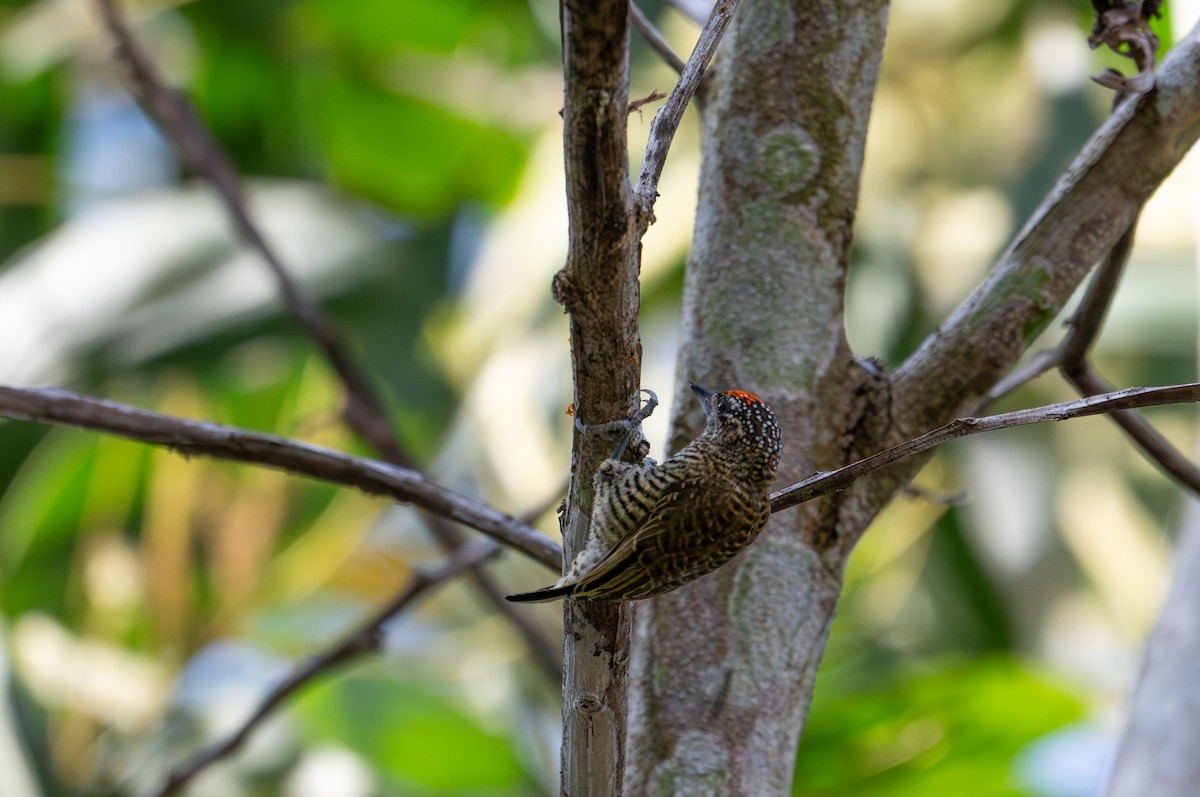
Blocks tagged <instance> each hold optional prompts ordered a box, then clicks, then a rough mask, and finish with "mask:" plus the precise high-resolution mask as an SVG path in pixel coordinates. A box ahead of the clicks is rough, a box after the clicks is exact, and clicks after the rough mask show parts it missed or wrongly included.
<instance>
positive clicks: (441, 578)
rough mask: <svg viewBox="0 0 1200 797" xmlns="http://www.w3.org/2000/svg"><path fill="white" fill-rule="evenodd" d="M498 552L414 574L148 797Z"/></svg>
mask: <svg viewBox="0 0 1200 797" xmlns="http://www.w3.org/2000/svg"><path fill="white" fill-rule="evenodd" d="M499 551H500V548H499V546H497V545H496V544H495V543H493V542H489V541H487V540H476V541H474V542H472V543H469V544H467V545H464V546H462V547H461V548H459V549H458V550H457V551H455V552H454V554H453V555H452V556H451V557H450V558H449V559H448V560H447V561H446V562H445V563H444V564H442V565H441V566H440V567H438V568H437V569H436V570H429V571H426V570H421V569H418V570H416V571H415V572H414V573H413V576H412V579H411V580H410V581H409V583H408V586H407V587H405V589H404V590H402V591H401V592H399V593H397V594H396V596H395V597H394V598H392V600H391V601H390V602H388V604H387V605H385V606H383V607H382V608H380V609H379V610H378V611H377V612H376V613H375V614H374V616H372V617H371V619H369V620H368V621H367V622H366V623H364V624H363V625H362V626H361V627H359V628H358V629H357V630H356V631H354V632H353V633H351V634H350V635H348V636H347V637H345V638H344V639H343V640H342V641H341V642H339V643H338V644H336V645H334V646H333V647H331V648H329V649H328V650H326V651H324V652H323V653H321V654H319V655H317V656H314V657H313V658H312V659H310V660H309V661H308V662H306V663H305V664H303V665H301V666H300V667H297V668H296V669H295V670H294V671H293V672H292V673H291V674H290V675H288V677H287V678H284V679H283V680H282V681H281V682H280V683H279V684H277V685H276V686H275V688H274V689H272V690H271V692H270V693H269V694H268V695H267V696H266V698H265V699H263V701H262V703H260V704H259V706H258V708H257V709H255V710H254V713H252V714H251V715H250V716H249V717H248V718H247V719H246V721H245V722H243V723H242V724H241V725H240V726H239V727H238V729H237V731H235V732H234V733H233V734H231V735H229V736H228V737H226V738H225V739H223V740H222V741H220V742H218V743H216V744H214V745H212V746H211V747H209V748H207V749H205V750H202V751H201V752H200V753H198V754H197V755H196V756H195V757H194V758H192V759H191V760H190V761H188V762H187V763H186V764H183V765H182V766H180V767H177V768H176V769H173V770H171V773H170V774H169V775H168V776H167V778H166V780H165V781H164V782H163V783H162V785H161V786H159V788H158V789H156V790H155V791H153V792H151V794H150V795H149V796H148V797H169V795H172V794H175V793H176V792H178V791H179V790H180V789H182V788H183V787H184V786H186V785H187V784H188V783H189V782H191V780H192V779H193V778H195V777H196V776H197V775H199V774H200V773H201V772H203V771H204V770H205V769H207V768H208V767H209V766H211V765H212V764H215V763H216V762H218V761H220V760H221V759H223V758H225V757H227V756H229V755H230V754H232V753H233V752H235V751H236V750H237V749H238V748H240V747H241V746H242V744H244V743H245V741H246V739H248V738H249V737H250V734H251V733H252V732H253V731H254V730H255V729H256V728H257V727H258V726H259V725H261V724H262V723H263V721H264V720H266V719H267V718H268V717H269V716H271V714H272V713H274V711H275V710H276V709H277V708H279V706H280V705H281V704H282V703H283V702H284V701H285V700H287V699H288V698H289V697H291V696H292V695H294V694H295V693H296V692H298V691H300V690H301V689H303V688H304V687H305V686H306V685H308V684H310V683H312V682H313V681H314V680H316V679H317V678H319V677H321V676H323V675H326V674H328V673H330V672H331V671H333V670H334V669H335V668H337V667H341V666H343V665H345V664H348V663H349V662H351V661H353V660H354V659H356V658H358V657H359V656H362V655H364V654H366V653H373V652H375V651H376V650H378V649H379V647H380V644H381V643H382V641H383V626H384V624H385V623H387V622H388V621H389V620H391V619H392V618H393V617H395V616H396V615H397V614H399V613H400V612H402V611H404V609H406V608H408V606H409V605H410V604H411V603H412V602H413V601H414V600H416V599H417V598H418V597H420V596H421V595H423V594H424V593H426V592H428V591H430V590H432V589H435V588H437V587H440V586H442V585H443V584H445V583H447V582H448V581H450V580H451V579H452V578H454V577H455V576H457V575H458V574H460V573H462V572H463V571H464V570H469V569H471V568H473V567H478V566H479V565H481V564H483V563H484V561H486V560H487V559H490V558H491V557H493V556H495V555H496V554H497V553H499Z"/></svg>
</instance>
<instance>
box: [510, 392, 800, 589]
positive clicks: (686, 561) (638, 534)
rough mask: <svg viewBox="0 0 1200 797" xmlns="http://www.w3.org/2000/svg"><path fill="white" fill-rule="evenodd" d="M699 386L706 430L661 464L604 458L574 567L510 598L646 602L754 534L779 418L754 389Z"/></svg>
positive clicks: (775, 462) (716, 563)
mask: <svg viewBox="0 0 1200 797" xmlns="http://www.w3.org/2000/svg"><path fill="white" fill-rule="evenodd" d="M692 391H693V392H694V393H695V394H696V396H697V398H699V399H700V403H701V404H702V405H703V406H704V415H705V418H706V420H705V425H704V432H703V433H702V434H701V435H700V436H699V437H697V438H696V439H695V440H693V441H692V442H691V443H689V444H688V445H687V446H686V447H685V448H684V449H683V450H682V451H680V452H679V453H678V454H676V455H675V456H673V457H671V458H670V459H668V460H666V461H665V462H663V463H661V464H658V465H654V466H649V465H646V464H644V463H643V464H641V465H632V464H630V463H627V462H621V461H620V460H619V459H617V458H616V456H614V458H612V459H607V460H605V461H604V462H603V463H601V465H600V468H599V470H597V472H596V479H595V482H594V486H593V489H594V492H595V499H594V504H593V508H592V520H591V526H590V527H589V530H588V539H587V542H586V544H585V545H584V549H583V550H582V551H581V552H580V553H579V555H578V556H576V557H575V560H574V561H573V562H572V563H571V569H570V571H569V572H568V573H567V574H566V575H565V576H563V577H562V578H561V579H559V580H558V582H557V583H555V584H554V585H552V586H549V587H545V588H543V589H539V590H536V591H534V592H524V593H521V594H519V595H509V596H508V600H510V601H515V602H518V603H538V602H542V601H550V600H554V599H555V598H561V597H565V596H567V595H571V596H574V597H576V598H593V599H596V600H608V601H632V600H642V599H643V598H650V597H653V596H655V595H661V594H663V593H664V592H670V591H671V590H673V589H676V588H678V587H681V586H683V585H684V584H687V583H688V582H691V581H695V580H696V579H698V578H700V577H701V576H703V575H706V574H708V573H711V572H712V571H714V570H716V569H717V568H718V567H720V566H721V565H723V564H725V563H726V562H728V561H729V560H730V559H732V558H733V557H734V556H735V555H737V553H739V552H740V551H741V550H742V549H743V548H745V547H746V546H747V545H749V544H750V543H752V542H754V540H755V538H756V537H758V533H759V532H760V531H762V527H763V526H764V525H765V524H766V522H767V518H768V517H769V516H770V514H771V501H770V487H771V482H773V481H774V480H775V471H776V469H777V468H778V467H779V455H780V451H781V450H782V448H783V444H782V441H781V438H780V434H779V424H778V423H777V422H776V421H775V416H774V415H773V414H772V413H771V409H770V408H769V407H768V406H767V405H766V402H764V401H763V400H762V399H760V398H759V397H758V396H756V395H754V394H753V393H747V392H746V391H744V390H727V391H725V392H723V393H715V392H713V391H711V390H708V389H707V388H703V387H700V386H698V385H694V384H693V385H692ZM626 442H627V441H626V440H624V439H623V440H622V443H621V444H620V445H618V446H617V451H620V450H621V449H623V448H624V444H625V443H626Z"/></svg>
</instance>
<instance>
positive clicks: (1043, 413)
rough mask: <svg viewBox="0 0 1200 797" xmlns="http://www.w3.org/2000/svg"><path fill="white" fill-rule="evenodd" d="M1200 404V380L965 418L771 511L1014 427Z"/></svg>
mask: <svg viewBox="0 0 1200 797" xmlns="http://www.w3.org/2000/svg"><path fill="white" fill-rule="evenodd" d="M1185 402H1189V403H1195V402H1200V382H1194V383H1191V384H1186V385H1171V386H1168V387H1131V388H1126V389H1125V390H1117V391H1114V392H1111V393H1102V394H1099V395H1095V396H1088V397H1085V398H1080V399H1074V400H1072V401H1064V402H1061V403H1059V404H1049V405H1046V406H1044V407H1034V408H1032V409H1026V410H1017V411H1015V412H1006V413H1003V414H1001V415H989V416H987V417H983V418H959V419H957V420H954V421H951V422H950V423H947V424H945V425H944V426H940V427H938V428H937V429H934V430H933V431H931V432H926V433H925V434H923V435H921V436H920V437H916V438H913V439H912V440H908V441H906V442H904V443H901V444H900V445H898V446H893V447H892V448H889V449H886V450H885V451H880V452H879V453H878V454H872V455H871V456H869V457H865V458H864V459H860V460H858V461H857V462H853V463H851V464H849V465H846V466H845V467H842V468H838V469H837V470H831V471H822V472H820V473H814V474H813V475H812V476H809V477H808V478H807V479H804V480H802V481H799V482H797V483H795V484H793V485H791V486H788V487H784V488H783V489H782V490H777V491H776V492H774V493H772V494H771V511H772V512H779V511H782V510H784V509H788V508H790V507H793V506H796V505H797V504H802V503H804V502H805V501H811V500H812V499H814V498H817V497H820V496H822V495H827V494H829V493H834V492H838V491H840V490H845V489H846V488H847V487H849V486H850V485H851V484H853V483H854V482H856V481H858V480H859V479H861V478H862V477H864V476H866V475H868V474H871V473H875V472H876V471H880V470H882V469H884V468H886V467H889V466H891V465H895V464H896V463H897V462H900V461H901V460H906V459H910V458H912V457H915V456H917V455H918V454H923V453H925V452H926V451H929V450H931V449H934V448H937V447H938V446H940V445H943V444H945V443H948V442H950V441H951V440H957V439H958V438H960V437H966V436H968V435H973V434H979V433H980V432H994V431H996V430H998V429H1011V428H1012V427H1014V426H1027V425H1029V424H1033V423H1045V422H1047V421H1065V420H1068V419H1071V418H1086V417H1087V416H1089V415H1108V414H1113V413H1124V412H1125V411H1126V410H1131V409H1136V408H1138V407H1157V406H1160V405H1163V404H1181V403H1185Z"/></svg>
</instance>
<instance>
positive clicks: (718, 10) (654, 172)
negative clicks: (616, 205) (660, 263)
mask: <svg viewBox="0 0 1200 797" xmlns="http://www.w3.org/2000/svg"><path fill="white" fill-rule="evenodd" d="M737 6H738V0H724V2H720V3H717V4H716V5H715V6H713V9H712V13H711V14H709V17H708V21H707V22H706V23H705V24H704V29H703V30H701V31H700V38H699V39H698V40H697V42H696V46H695V48H693V50H692V54H691V55H690V56H689V57H688V60H687V63H686V64H684V67H683V69H682V71H681V72H680V75H679V82H677V83H676V84H675V88H673V89H671V94H670V96H668V97H667V101H666V102H664V103H663V104H662V107H661V108H659V109H658V113H656V114H655V115H654V121H653V122H651V123H650V140H649V141H647V142H646V153H645V155H643V156H642V170H641V173H640V174H639V175H638V179H637V184H636V186H635V187H634V190H633V194H634V198H633V202H634V214H633V216H634V224H636V225H637V226H636V230H635V237H636V238H637V239H639V240H640V239H641V237H642V236H643V235H645V233H646V229H647V228H648V227H649V226H650V225H651V224H652V223H654V201H655V200H656V199H657V198H658V180H659V178H660V177H661V176H662V170H663V166H664V165H665V164H666V162H667V152H668V151H669V150H670V148H671V141H672V139H674V138H675V131H676V130H678V129H679V120H680V119H682V118H683V112H684V111H685V110H686V109H687V106H688V103H689V102H691V101H692V97H693V96H695V94H696V90H697V89H699V88H700V81H701V80H703V79H704V70H705V69H707V68H708V63H709V61H711V60H712V57H713V53H715V52H716V51H717V45H719V44H720V43H721V37H723V36H724V35H725V30H726V29H727V28H728V27H729V22H730V20H732V19H733V12H734V11H736V10H737Z"/></svg>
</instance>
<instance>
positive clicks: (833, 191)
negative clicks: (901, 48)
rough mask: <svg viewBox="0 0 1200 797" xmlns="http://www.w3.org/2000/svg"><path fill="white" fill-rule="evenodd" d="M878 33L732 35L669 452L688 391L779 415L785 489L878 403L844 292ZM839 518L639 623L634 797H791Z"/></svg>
mask: <svg viewBox="0 0 1200 797" xmlns="http://www.w3.org/2000/svg"><path fill="white" fill-rule="evenodd" d="M885 17H886V3H885V2H883V1H882V0H866V1H864V2H787V0H746V2H744V3H743V5H742V7H741V8H740V9H739V10H738V13H737V15H736V16H735V18H734V22H733V25H732V27H731V28H730V30H729V32H728V33H727V35H726V40H725V44H724V49H723V52H722V54H721V56H720V57H719V60H718V62H717V64H716V65H715V66H714V72H713V73H711V74H710V78H709V80H710V84H709V86H708V89H707V96H706V105H705V113H704V142H705V143H704V152H703V167H702V173H701V185H700V205H699V210H698V216H697V221H696V232H695V238H694V241H693V247H692V252H691V257H690V259H689V262H688V273H687V279H686V284H685V289H684V308H683V327H682V334H681V343H680V353H679V376H680V379H681V381H680V386H679V388H678V389H677V391H676V402H675V404H676V407H678V408H680V409H681V410H684V411H685V412H686V414H685V415H682V416H680V417H677V418H676V419H675V420H674V431H673V435H672V441H673V444H672V447H673V448H676V449H677V448H678V447H679V446H680V445H681V443H682V442H683V441H685V440H686V439H688V438H689V437H691V436H693V435H694V434H695V433H696V431H697V430H698V428H699V426H700V415H699V410H698V409H697V408H696V407H695V405H694V403H693V402H691V401H689V400H688V398H687V395H686V383H687V380H689V379H690V380H694V381H696V382H698V383H702V384H706V385H710V386H713V387H717V388H726V387H739V388H744V389H747V390H751V391H754V392H756V393H758V394H759V395H760V396H762V397H763V398H764V399H765V400H766V401H767V402H768V403H769V404H770V405H771V407H772V408H773V409H774V410H775V413H776V416H777V417H778V418H779V421H780V424H781V426H782V428H783V433H784V441H785V452H784V454H785V463H784V465H783V467H782V469H781V472H780V476H779V484H780V485H782V484H787V483H790V482H793V481H796V480H798V479H800V478H801V477H803V476H806V475H808V474H809V473H810V472H812V471H813V470H816V469H819V468H824V467H832V466H835V465H837V464H843V463H844V462H846V461H848V458H853V455H854V451H853V450H852V449H851V448H850V447H849V446H851V445H852V443H853V441H854V440H855V434H854V429H855V428H856V425H857V423H858V421H859V419H860V418H861V417H862V416H863V414H864V413H863V411H864V409H865V408H866V407H868V406H869V405H870V403H871V399H870V397H871V393H872V388H871V385H870V384H869V378H868V375H867V373H866V372H865V371H864V370H862V369H860V368H858V367H857V366H856V365H854V364H853V362H852V359H851V354H850V350H849V347H848V346H847V344H846V340H845V337H844V334H843V324H842V307H843V289H844V285H845V273H846V268H847V265H848V263H849V248H850V241H851V226H852V223H853V219H854V209H855V205H856V201H857V195H858V182H859V172H860V170H861V166H862V152H863V141H864V137H865V132H866V126H867V118H868V114H869V109H870V105H871V96H872V93H873V91H874V86H875V77H876V74H877V70H878V65H879V56H880V52H881V50H882V45H883V36H884V28H885ZM841 500H842V499H841V498H840V497H839V498H830V499H827V500H822V501H815V502H812V503H811V504H809V505H806V506H804V507H801V508H799V509H797V510H792V511H789V512H787V513H784V514H781V515H778V516H776V517H775V518H773V519H772V522H771V523H770V524H769V525H768V527H767V530H766V531H765V532H764V535H763V537H762V538H761V539H760V541H759V542H758V543H756V544H755V545H754V546H753V547H752V548H751V549H750V550H749V551H748V552H747V553H746V554H744V555H743V556H741V557H739V558H738V559H737V560H735V561H734V562H733V563H732V564H730V565H728V566H726V567H725V568H722V569H721V570H720V571H718V572H717V573H715V574H713V575H711V576H707V577H705V578H703V579H701V580H700V581H698V582H696V583H694V584H691V585H689V586H687V587H685V588H683V589H680V590H678V591H676V592H674V593H671V594H669V595H666V596H663V597H662V598H659V599H655V600H652V601H646V602H642V603H638V604H635V605H634V606H633V613H634V618H635V619H634V628H633V642H632V652H631V660H630V676H629V677H630V684H629V689H630V704H629V712H630V715H629V723H630V727H629V742H628V745H627V748H628V752H627V754H626V775H625V789H626V793H628V794H631V795H633V794H636V795H659V794H664V795H665V794H712V795H717V794H729V795H750V794H754V795H758V794H762V795H768V794H785V793H786V792H787V790H788V787H789V784H790V782H791V775H792V762H793V761H794V758H795V750H796V744H797V741H798V737H799V733H800V729H801V727H802V725H803V720H804V716H805V715H806V713H807V708H808V702H809V696H810V694H811V690H812V682H813V677H814V675H815V672H816V668H817V664H818V662H819V660H820V653H821V650H822V649H823V647H824V640H825V637H826V635H827V633H828V630H829V624H830V622H831V620H832V617H833V611H834V608H835V605H836V601H837V596H838V594H839V591H840V581H841V561H840V557H838V556H833V557H831V558H828V559H823V558H822V555H821V551H822V549H823V546H821V545H816V544H814V536H815V535H818V534H821V533H823V531H822V530H823V523H822V517H823V516H824V515H825V514H827V513H829V512H830V506H831V505H832V504H836V503H838V502H840V501H841ZM835 514H836V513H835Z"/></svg>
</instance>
